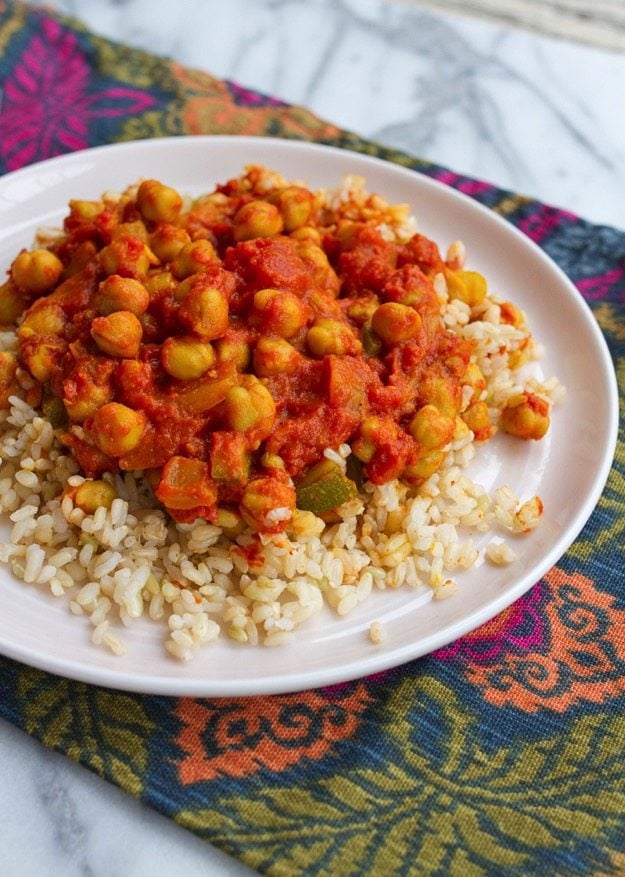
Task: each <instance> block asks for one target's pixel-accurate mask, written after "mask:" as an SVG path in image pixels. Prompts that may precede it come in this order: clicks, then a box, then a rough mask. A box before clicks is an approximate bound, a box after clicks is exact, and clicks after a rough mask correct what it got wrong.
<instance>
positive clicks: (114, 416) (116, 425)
mask: <svg viewBox="0 0 625 877" xmlns="http://www.w3.org/2000/svg"><path fill="white" fill-rule="evenodd" d="M147 425H148V419H147V417H146V416H145V414H144V413H143V412H142V411H133V410H132V408H128V407H127V406H126V405H121V404H120V403H119V402H108V403H107V404H106V405H103V406H102V407H101V408H100V409H98V411H97V412H96V413H95V415H94V416H93V421H92V424H91V428H92V431H93V437H94V439H95V442H96V444H97V446H98V447H99V448H100V450H101V451H102V452H103V453H105V454H107V455H108V456H109V457H121V456H123V455H124V454H128V453H130V451H132V450H133V449H134V448H136V447H137V445H138V444H139V442H140V441H141V436H142V435H143V433H144V432H145V429H146V427H147Z"/></svg>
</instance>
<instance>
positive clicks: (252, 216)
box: [232, 201, 283, 243]
mask: <svg viewBox="0 0 625 877" xmlns="http://www.w3.org/2000/svg"><path fill="white" fill-rule="evenodd" d="M282 229H283V222H282V216H281V215H280V211H279V210H278V208H277V207H275V206H274V205H273V204H269V203H268V202H267V201H248V203H247V204H244V205H243V207H241V208H240V209H239V210H238V211H237V213H236V215H235V217H234V225H233V229H232V231H233V234H234V239H235V241H236V242H237V243H240V242H241V241H249V240H252V239H253V238H270V237H273V236H274V235H277V234H280V232H281V231H282Z"/></svg>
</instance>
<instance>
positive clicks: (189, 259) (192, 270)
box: [171, 239, 217, 280]
mask: <svg viewBox="0 0 625 877" xmlns="http://www.w3.org/2000/svg"><path fill="white" fill-rule="evenodd" d="M216 260H217V253H216V252H215V247H214V246H213V245H212V244H211V242H210V241H207V240H204V239H201V240H199V241H191V243H189V244H183V245H182V247H181V248H180V250H179V251H178V253H177V254H176V257H175V259H174V260H173V262H172V263H171V270H172V271H173V273H174V275H175V276H176V277H177V278H178V280H183V279H184V278H185V277H190V276H191V275H192V274H197V273H198V272H199V271H203V270H204V269H205V268H206V267H207V266H208V265H212V264H214V263H215V261H216Z"/></svg>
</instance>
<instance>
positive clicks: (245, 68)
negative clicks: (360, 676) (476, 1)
mask: <svg viewBox="0 0 625 877" xmlns="http://www.w3.org/2000/svg"><path fill="white" fill-rule="evenodd" d="M49 5H51V6H53V7H56V8H58V9H60V10H62V11H65V12H70V13H72V14H74V15H76V16H78V17H80V18H82V19H83V21H85V22H86V23H87V24H88V25H90V26H91V27H92V28H93V29H94V30H96V31H98V32H100V33H102V34H104V35H106V36H109V37H112V38H115V39H119V40H123V41H125V42H128V43H130V44H133V45H136V46H140V47H142V48H145V49H148V50H151V51H155V52H158V53H161V54H166V55H170V56H174V57H176V58H177V59H178V60H180V61H182V62H185V63H187V64H190V65H193V66H196V67H200V68H203V69H206V70H209V71H210V72H213V73H215V74H217V75H220V76H228V77H231V78H235V79H237V80H238V81H240V82H241V83H244V84H246V85H249V86H252V87H255V88H258V89H260V90H263V91H266V92H270V93H273V94H276V95H279V96H281V97H283V98H284V99H286V100H290V101H294V102H297V103H300V104H305V105H307V106H308V107H310V108H311V109H313V110H314V111H316V112H317V113H319V114H320V115H323V116H325V117H326V118H328V119H330V120H332V121H334V122H336V123H338V124H340V125H342V126H344V127H347V128H351V129H352V130H354V131H357V132H358V133H360V134H363V135H365V136H368V137H372V138H376V139H378V140H381V141H384V142H386V143H388V144H391V145H395V146H399V147H402V148H404V149H406V150H408V151H410V152H412V153H414V154H415V155H419V156H422V157H424V158H429V159H431V160H433V161H436V162H438V163H441V164H446V165H447V166H449V167H451V168H452V169H454V170H456V171H459V172H462V173H466V174H469V175H473V176H477V177H482V178H484V179H488V180H491V181H493V182H496V183H498V184H500V185H502V186H504V187H507V188H510V189H514V190H516V191H520V192H524V193H526V194H528V195H533V196H535V197H538V198H541V199H542V200H545V201H548V202H551V203H553V204H556V205H559V206H561V207H566V208H568V209H571V210H574V211H576V212H579V213H581V214H583V215H585V216H586V217H587V218H589V219H592V220H595V221H597V222H605V223H609V224H613V225H617V226H619V227H621V228H625V199H624V198H623V195H622V193H623V191H624V189H625V114H624V113H623V97H622V96H623V87H624V86H625V56H624V55H623V54H617V53H611V52H607V51H601V50H596V49H590V48H587V47H584V46H582V45H579V44H573V43H568V42H565V41H562V40H559V41H555V40H551V39H547V38H543V37H541V36H537V35H535V34H530V33H528V32H524V31H520V30H518V31H517V30H512V29H508V28H505V27H502V26H500V25H492V24H488V23H485V22H482V21H476V20H472V19H463V18H459V17H451V16H449V15H444V14H440V13H433V12H431V11H423V10H420V9H418V8H415V6H408V5H401V4H394V3H391V2H384V0H336V2H335V0H308V2H306V0H255V2H253V0H230V2H227V3H223V2H214V0H209V2H202V0H186V2H185V0H178V2H176V3H171V2H169V0H167V2H165V0H84V2H82V0H73V2H72V0H52V2H51V3H50V4H49ZM429 5H431V3H430V4H429ZM200 873H201V874H211V875H213V874H214V875H243V874H246V873H250V872H249V871H248V870H247V869H246V868H244V867H243V866H241V865H239V864H238V863H237V862H234V861H233V860H231V859H228V858H226V857H225V856H223V855H221V854H219V853H218V852H217V851H215V850H213V849H212V848H211V847H209V846H207V845H206V844H204V843H202V842H201V841H199V840H198V839H196V838H195V837H193V836H192V835H191V834H189V833H187V832H185V831H183V830H182V829H180V828H178V827H177V826H175V825H174V824H173V823H171V822H170V821H169V820H166V819H164V818H163V817H160V816H158V815H157V814H155V813H153V812H152V811H150V810H148V809H147V808H145V807H143V806H142V805H140V804H138V803H137V802H136V801H134V800H132V799H130V798H129V797H127V796H126V795H124V794H123V793H121V792H119V791H118V790H117V789H115V788H113V787H111V786H109V785H108V784H106V783H104V782H103V781H101V780H99V779H98V778H97V777H94V776H92V775H90V774H89V773H88V772H87V771H85V770H83V769H82V768H80V767H77V766H76V765H74V764H72V763H70V762H69V761H68V760H67V759H66V758H64V757H63V756H60V755H57V754H55V753H52V752H49V751H46V750H44V749H43V748H42V747H41V746H39V744H37V743H35V742H34V741H32V740H30V739H29V738H28V737H26V735H25V734H23V733H22V732H19V731H16V730H15V729H14V728H12V727H11V726H10V725H8V724H7V723H4V722H0V874H2V875H6V877H31V875H32V877H35V875H36V877H48V875H50V877H52V875H58V874H63V875H64V877H78V875H90V877H109V875H120V877H133V875H145V874H150V875H151V877H160V875H161V874H167V875H173V877H177V875H179V874H185V875H188V874H200Z"/></svg>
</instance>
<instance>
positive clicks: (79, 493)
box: [74, 480, 117, 515]
mask: <svg viewBox="0 0 625 877" xmlns="http://www.w3.org/2000/svg"><path fill="white" fill-rule="evenodd" d="M116 497H117V493H116V491H115V488H114V487H113V485H112V484H109V483H108V481H91V480H87V481H83V483H82V484H81V485H79V487H77V488H76V493H75V494H74V504H75V505H77V506H78V508H79V509H82V510H83V512H85V513H86V514H88V515H93V514H94V513H95V512H96V511H97V510H98V509H99V508H105V509H110V507H111V506H112V505H113V500H114V499H115V498H116Z"/></svg>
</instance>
